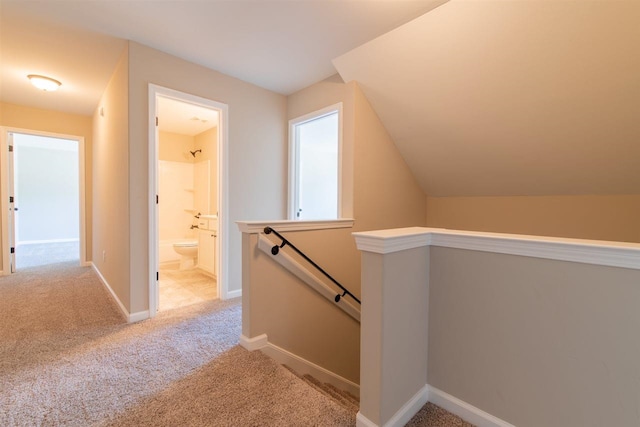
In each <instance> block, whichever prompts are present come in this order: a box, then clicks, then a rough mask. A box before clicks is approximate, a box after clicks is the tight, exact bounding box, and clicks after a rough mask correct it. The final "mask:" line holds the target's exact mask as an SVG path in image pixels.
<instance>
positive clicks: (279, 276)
mask: <svg viewBox="0 0 640 427" xmlns="http://www.w3.org/2000/svg"><path fill="white" fill-rule="evenodd" d="M243 239H244V246H243V251H244V254H243V259H244V261H245V262H246V264H245V265H243V271H244V272H246V277H243V280H244V281H246V282H245V283H247V284H248V286H249V287H245V288H243V300H242V302H243V308H242V310H243V325H242V327H243V329H242V333H243V335H245V336H247V337H256V336H258V335H261V334H267V336H268V338H269V342H270V343H272V344H275V345H277V346H280V347H282V348H284V349H286V350H287V351H290V352H291V353H293V354H295V355H298V356H300V357H302V358H304V359H306V360H310V361H312V362H314V363H316V364H318V365H320V366H322V367H324V368H326V369H328V370H330V371H331V372H334V373H336V374H338V375H340V376H342V377H343V378H346V379H348V380H351V381H353V382H355V383H358V382H359V381H358V380H359V376H360V372H359V370H358V367H359V356H360V324H359V323H358V322H357V321H355V320H354V319H353V318H351V317H350V316H349V315H347V314H346V313H345V312H343V311H342V310H341V309H340V308H338V307H335V304H334V303H333V302H332V301H328V300H327V299H325V298H323V297H321V296H319V295H318V294H317V293H316V292H315V291H314V290H312V289H311V288H310V287H309V286H307V285H306V284H304V283H302V282H300V280H298V279H297V278H296V277H295V276H293V275H292V274H291V273H289V272H288V271H287V270H285V269H284V268H282V267H281V266H280V265H279V264H277V263H276V262H274V261H273V260H271V259H270V257H271V255H267V254H265V253H264V252H262V251H261V250H259V249H258V248H257V242H258V235H257V234H251V235H249V234H245V235H244V236H243ZM276 240H277V239H276ZM274 241H275V240H274Z"/></svg>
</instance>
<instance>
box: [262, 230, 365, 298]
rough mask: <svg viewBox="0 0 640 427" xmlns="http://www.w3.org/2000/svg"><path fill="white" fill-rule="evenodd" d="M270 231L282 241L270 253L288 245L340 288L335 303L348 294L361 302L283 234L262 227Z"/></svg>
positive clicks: (267, 231)
mask: <svg viewBox="0 0 640 427" xmlns="http://www.w3.org/2000/svg"><path fill="white" fill-rule="evenodd" d="M271 233H273V234H275V235H276V236H277V237H278V238H279V239H280V240H282V243H281V244H280V245H275V246H274V247H272V248H271V254H272V255H273V256H276V255H278V253H279V252H280V249H282V248H284V247H285V246H287V245H288V246H289V247H290V248H291V249H293V250H294V251H295V252H296V253H297V254H298V255H300V256H301V257H302V258H304V260H305V261H307V262H308V263H309V264H311V265H312V266H314V267H315V268H316V270H318V271H319V272H320V273H322V274H323V275H324V276H325V277H326V278H327V279H329V280H331V281H332V282H333V284H335V285H336V286H338V287H339V288H340V289H341V290H342V294H340V293H338V294H337V295H336V297H335V298H334V300H335V302H336V303H337V302H339V301H340V298H342V297H344V296H349V297H351V298H352V299H353V300H354V301H355V302H357V303H358V304H362V303H361V302H360V300H359V299H358V298H356V296H355V295H353V294H352V293H351V292H349V290H348V289H347V288H345V287H344V286H342V285H341V284H340V283H338V281H337V280H336V279H334V278H333V277H331V275H330V274H329V273H327V272H326V271H324V269H323V268H322V267H320V266H319V265H318V264H316V263H315V262H314V261H313V260H312V259H311V258H309V257H308V256H306V255H305V254H304V253H303V252H302V251H301V250H300V249H298V248H296V247H295V245H294V244H293V243H291V242H290V241H288V240H287V239H286V238H285V237H284V236H283V235H281V234H280V233H278V232H277V231H276V230H274V229H273V228H271V227H265V228H264V234H271Z"/></svg>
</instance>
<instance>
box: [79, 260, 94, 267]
mask: <svg viewBox="0 0 640 427" xmlns="http://www.w3.org/2000/svg"><path fill="white" fill-rule="evenodd" d="M92 265H93V262H91V261H85V262H81V263H80V267H91V266H92Z"/></svg>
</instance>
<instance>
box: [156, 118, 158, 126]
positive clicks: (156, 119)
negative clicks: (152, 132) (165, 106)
mask: <svg viewBox="0 0 640 427" xmlns="http://www.w3.org/2000/svg"><path fill="white" fill-rule="evenodd" d="M156 126H158V116H156Z"/></svg>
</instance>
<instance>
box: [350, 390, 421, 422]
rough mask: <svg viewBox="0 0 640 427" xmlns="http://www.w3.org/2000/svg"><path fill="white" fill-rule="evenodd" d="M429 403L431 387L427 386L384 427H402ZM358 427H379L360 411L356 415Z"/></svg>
mask: <svg viewBox="0 0 640 427" xmlns="http://www.w3.org/2000/svg"><path fill="white" fill-rule="evenodd" d="M428 401H429V386H428V385H427V384H425V385H424V386H423V387H422V388H421V389H420V390H418V391H417V392H416V394H414V395H413V397H412V398H411V399H409V400H408V401H407V403H405V404H404V405H402V408H400V409H398V412H396V413H395V414H393V416H392V417H391V418H390V419H389V421H387V422H386V423H384V427H402V426H404V425H405V424H407V423H408V422H409V420H411V418H413V416H414V415H415V414H417V413H418V411H420V408H422V407H423V406H424V405H425V403H427V402H428ZM356 427H378V426H377V424H376V423H374V422H373V421H371V420H370V419H368V418H367V417H366V416H364V415H363V414H362V413H361V412H360V411H358V414H357V415H356Z"/></svg>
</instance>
